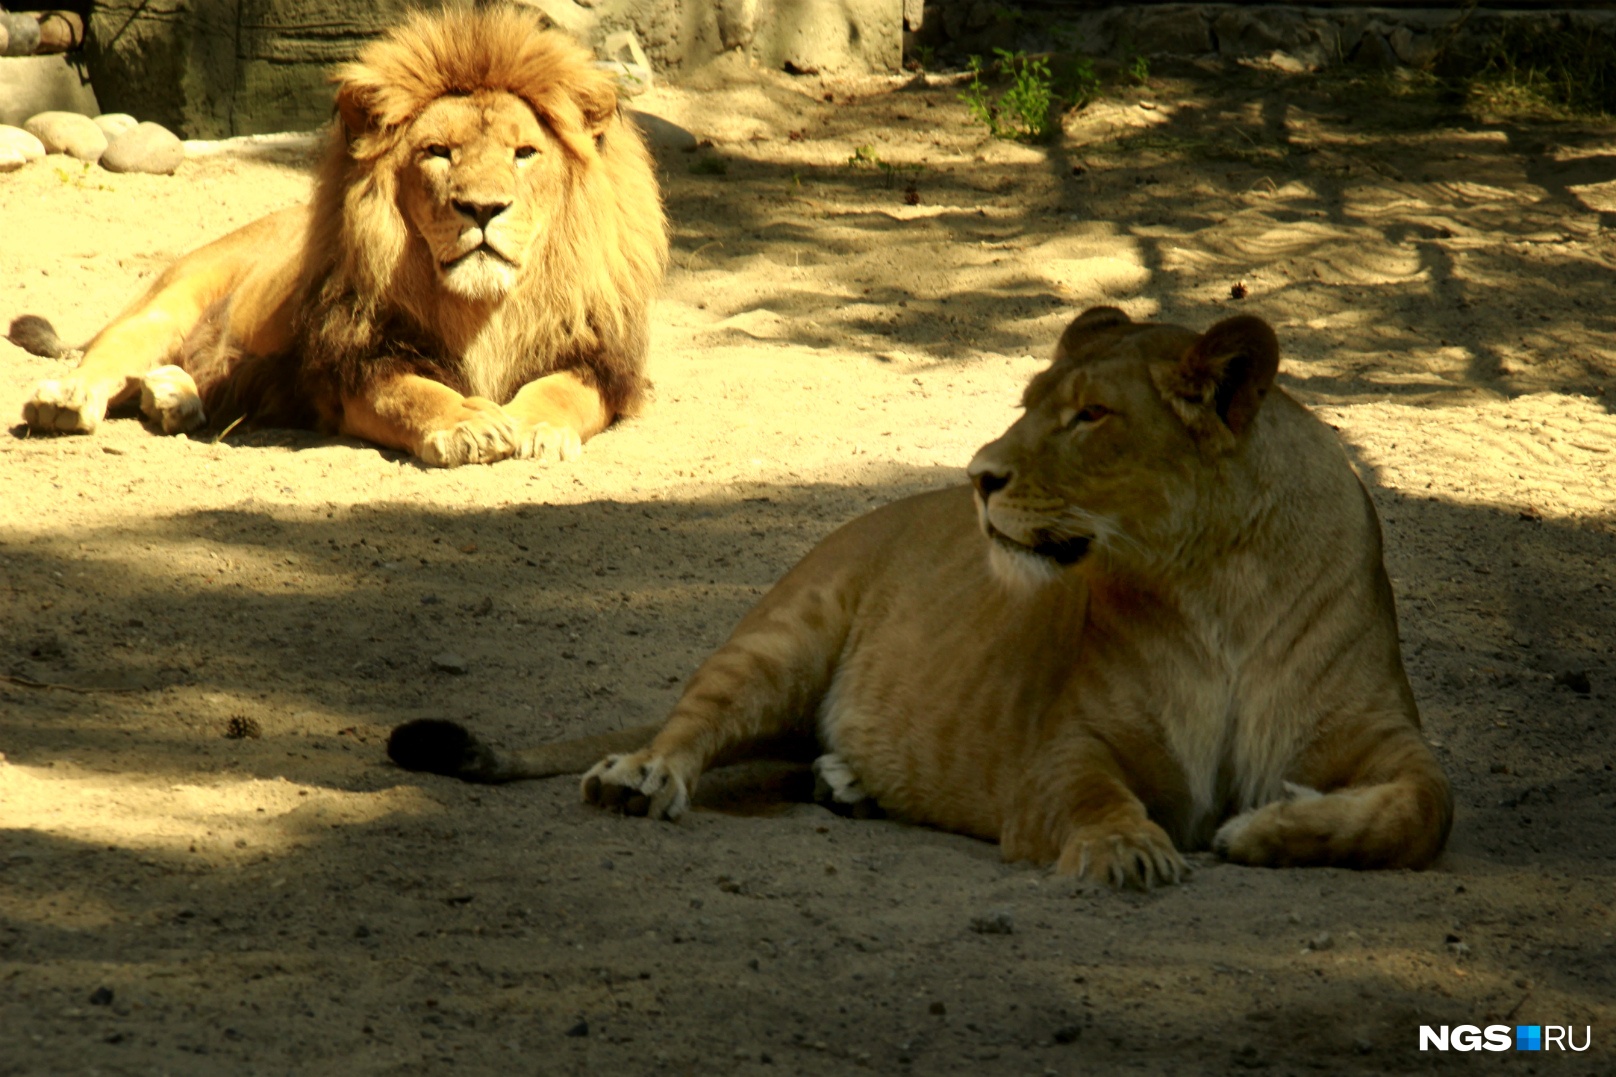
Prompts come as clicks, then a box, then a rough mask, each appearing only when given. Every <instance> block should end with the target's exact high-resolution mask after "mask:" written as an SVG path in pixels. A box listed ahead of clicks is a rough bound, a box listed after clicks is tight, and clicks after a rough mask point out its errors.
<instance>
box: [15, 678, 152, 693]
mask: <svg viewBox="0 0 1616 1077" xmlns="http://www.w3.org/2000/svg"><path fill="white" fill-rule="evenodd" d="M0 681H5V682H7V683H8V684H20V685H22V687H24V688H43V689H45V690H46V691H51V692H77V693H79V694H80V695H92V694H94V693H96V692H144V691H146V689H144V688H80V687H78V686H77V685H72V684H51V683H50V682H49V681H36V680H34V679H32V678H31V677H19V676H17V675H16V674H15V673H0Z"/></svg>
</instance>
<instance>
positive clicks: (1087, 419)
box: [1066, 404, 1111, 426]
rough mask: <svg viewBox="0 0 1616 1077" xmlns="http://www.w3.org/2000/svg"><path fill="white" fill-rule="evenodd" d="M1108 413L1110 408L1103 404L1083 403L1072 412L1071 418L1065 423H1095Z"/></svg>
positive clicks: (1070, 424) (1073, 424)
mask: <svg viewBox="0 0 1616 1077" xmlns="http://www.w3.org/2000/svg"><path fill="white" fill-rule="evenodd" d="M1110 414H1111V409H1110V408H1108V407H1106V406H1105V405H1104V404H1084V405H1083V406H1082V407H1080V408H1078V409H1077V411H1075V412H1073V413H1072V419H1071V421H1070V422H1068V423H1067V424H1066V425H1067V426H1082V425H1083V424H1085V423H1097V422H1099V421H1100V420H1101V419H1103V418H1105V417H1106V416H1107V415H1110Z"/></svg>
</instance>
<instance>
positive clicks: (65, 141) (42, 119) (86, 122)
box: [22, 112, 107, 162]
mask: <svg viewBox="0 0 1616 1077" xmlns="http://www.w3.org/2000/svg"><path fill="white" fill-rule="evenodd" d="M22 126H23V130H25V131H27V132H28V133H29V134H31V135H33V136H34V137H35V138H37V139H39V141H40V142H42V143H44V146H45V152H46V153H65V154H67V155H68V156H69V157H77V158H78V159H79V160H81V161H92V162H93V161H98V160H100V159H101V154H103V153H105V152H106V148H107V136H106V135H104V134H102V133H101V128H99V127H97V126H96V125H95V121H94V120H92V119H90V117H88V116H83V115H80V114H79V113H77V112H41V113H38V114H37V115H34V116H31V117H29V119H28V122H27V123H24V124H23V125H22Z"/></svg>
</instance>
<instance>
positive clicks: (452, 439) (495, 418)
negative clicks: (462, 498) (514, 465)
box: [416, 396, 521, 467]
mask: <svg viewBox="0 0 1616 1077" xmlns="http://www.w3.org/2000/svg"><path fill="white" fill-rule="evenodd" d="M519 435H520V431H519V430H518V425H517V422H516V420H515V419H513V418H511V416H510V414H509V413H508V412H506V411H505V409H504V408H502V407H500V406H499V405H498V404H496V403H494V402H493V401H492V400H484V399H483V398H481V397H475V396H469V397H467V398H466V399H465V401H464V402H463V403H462V404H461V408H460V414H459V416H458V417H457V418H456V420H455V421H454V422H453V423H451V424H450V425H448V426H445V427H444V428H442V429H441V430H434V431H432V432H431V433H430V434H427V435H426V437H425V438H423V439H422V442H421V446H420V448H419V450H417V452H416V455H417V456H419V457H420V458H421V462H422V463H424V464H430V465H431V466H432V467H460V466H461V465H462V464H492V463H493V462H494V461H496V460H503V459H505V458H506V457H508V456H514V455H515V454H516V452H517V449H518V448H519V446H520V444H521V439H520V436H519Z"/></svg>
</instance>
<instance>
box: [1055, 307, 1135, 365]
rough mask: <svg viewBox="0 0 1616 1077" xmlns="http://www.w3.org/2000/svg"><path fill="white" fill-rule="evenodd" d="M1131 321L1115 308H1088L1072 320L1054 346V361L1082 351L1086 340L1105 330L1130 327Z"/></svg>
mask: <svg viewBox="0 0 1616 1077" xmlns="http://www.w3.org/2000/svg"><path fill="white" fill-rule="evenodd" d="M1132 324H1133V321H1132V320H1131V319H1130V318H1129V317H1128V316H1127V315H1126V314H1124V313H1123V312H1122V311H1120V310H1118V309H1117V308H1116V307H1090V308H1089V309H1088V310H1085V311H1084V312H1083V313H1082V314H1079V315H1078V316H1077V317H1076V318H1074V319H1073V320H1072V324H1071V325H1068V326H1067V327H1066V331H1065V332H1063V333H1062V334H1061V337H1060V343H1058V344H1056V345H1055V361H1056V362H1057V363H1058V362H1060V361H1061V360H1062V359H1069V358H1071V357H1072V356H1074V355H1076V354H1077V353H1078V352H1080V351H1082V350H1083V347H1084V345H1085V344H1087V343H1088V338H1090V337H1092V336H1093V335H1094V334H1096V333H1103V332H1105V331H1106V330H1107V329H1115V328H1117V327H1118V326H1122V325H1132Z"/></svg>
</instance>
